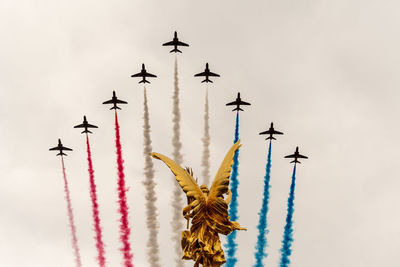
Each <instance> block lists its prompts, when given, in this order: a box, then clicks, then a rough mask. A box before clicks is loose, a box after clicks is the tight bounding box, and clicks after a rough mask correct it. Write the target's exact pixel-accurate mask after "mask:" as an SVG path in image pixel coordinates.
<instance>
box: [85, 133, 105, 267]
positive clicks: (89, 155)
mask: <svg viewBox="0 0 400 267" xmlns="http://www.w3.org/2000/svg"><path fill="white" fill-rule="evenodd" d="M86 148H87V159H88V163H89V182H90V198H91V200H92V216H93V221H94V231H95V233H96V236H95V240H96V248H97V253H98V255H97V261H98V262H99V265H100V266H101V267H104V266H106V258H105V255H104V254H105V251H104V243H103V240H102V230H101V227H100V217H99V205H98V203H97V193H96V183H95V181H94V170H93V163H92V153H91V151H90V144H89V136H88V134H87V133H86Z"/></svg>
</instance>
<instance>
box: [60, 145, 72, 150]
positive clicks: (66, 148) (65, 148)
mask: <svg viewBox="0 0 400 267" xmlns="http://www.w3.org/2000/svg"><path fill="white" fill-rule="evenodd" d="M62 149H63V150H67V151H72V149H71V148H68V147H65V146H63V148H62Z"/></svg>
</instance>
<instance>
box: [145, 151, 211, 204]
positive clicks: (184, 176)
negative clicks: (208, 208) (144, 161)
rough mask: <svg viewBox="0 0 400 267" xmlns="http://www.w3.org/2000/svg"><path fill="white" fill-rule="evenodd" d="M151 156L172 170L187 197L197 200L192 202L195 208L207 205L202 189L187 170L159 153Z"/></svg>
mask: <svg viewBox="0 0 400 267" xmlns="http://www.w3.org/2000/svg"><path fill="white" fill-rule="evenodd" d="M150 155H151V156H152V157H153V158H155V159H159V160H161V161H163V162H164V163H165V164H166V165H167V166H168V167H169V168H170V169H171V171H172V173H173V174H174V175H175V177H176V180H177V181H178V183H179V185H180V186H181V187H182V189H183V191H184V192H185V193H186V195H187V197H193V198H195V200H194V201H193V202H192V207H193V208H195V209H196V210H197V209H198V208H199V207H198V205H200V204H204V203H205V201H206V198H205V196H204V194H203V192H201V190H200V187H199V186H198V185H197V183H196V181H195V180H194V179H193V177H192V176H191V175H190V174H189V173H188V172H187V171H186V170H184V169H182V167H181V166H179V164H178V163H176V162H175V161H173V160H172V159H170V158H168V157H166V156H164V155H161V154H159V153H154V152H153V153H151V154H150Z"/></svg>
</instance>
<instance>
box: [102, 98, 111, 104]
mask: <svg viewBox="0 0 400 267" xmlns="http://www.w3.org/2000/svg"><path fill="white" fill-rule="evenodd" d="M103 104H114V101H113V100H112V99H111V100H108V101H105V102H103Z"/></svg>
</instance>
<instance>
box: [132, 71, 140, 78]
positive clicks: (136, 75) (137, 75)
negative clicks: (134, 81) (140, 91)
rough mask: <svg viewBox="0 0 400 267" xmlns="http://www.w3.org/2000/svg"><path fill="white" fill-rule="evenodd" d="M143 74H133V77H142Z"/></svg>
mask: <svg viewBox="0 0 400 267" xmlns="http://www.w3.org/2000/svg"><path fill="white" fill-rule="evenodd" d="M142 76H143V75H142V73H141V72H139V73H136V74H132V75H131V77H142Z"/></svg>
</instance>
